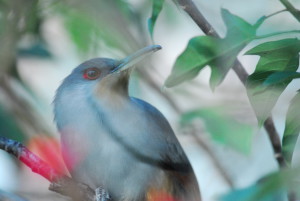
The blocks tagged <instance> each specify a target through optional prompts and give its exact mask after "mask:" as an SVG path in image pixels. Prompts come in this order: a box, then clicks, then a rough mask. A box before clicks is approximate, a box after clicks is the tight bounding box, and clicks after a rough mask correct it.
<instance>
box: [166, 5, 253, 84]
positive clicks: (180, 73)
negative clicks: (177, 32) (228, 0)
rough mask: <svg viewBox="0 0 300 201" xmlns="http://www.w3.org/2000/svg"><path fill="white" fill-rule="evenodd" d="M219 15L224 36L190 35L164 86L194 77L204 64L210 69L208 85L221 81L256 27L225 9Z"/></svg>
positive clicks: (250, 39)
mask: <svg viewBox="0 0 300 201" xmlns="http://www.w3.org/2000/svg"><path fill="white" fill-rule="evenodd" d="M222 17H223V20H224V22H225V25H226V27H227V34H226V36H225V38H223V39H218V38H215V37H211V36H198V37H195V38H192V39H191V40H190V41H189V43H188V45H187V47H186V49H185V50H184V51H183V53H182V54H181V55H180V56H179V57H178V58H177V60H176V62H175V65H174V66H173V69H172V72H171V75H170V76H169V77H168V79H167V80H166V82H165V86H166V87H173V86H175V85H178V84H180V83H182V82H184V81H187V80H191V79H193V78H195V77H196V76H197V74H198V73H199V72H200V71H201V70H202V69H203V68H204V67H205V66H206V65H208V66H210V68H211V71H212V73H211V78H210V85H211V87H212V88H213V89H214V88H215V87H216V86H217V85H219V84H220V83H221V82H222V81H223V79H224V78H225V76H226V74H227V73H228V71H229V70H230V68H231V67H232V66H233V64H234V62H235V59H236V57H237V55H238V54H239V52H240V51H241V50H242V49H243V48H244V47H245V46H246V45H247V44H248V43H249V42H250V41H252V40H253V39H254V38H255V37H256V29H257V28H258V26H253V25H251V24H249V23H248V22H246V21H245V20H243V19H242V18H240V17H238V16H235V15H232V14H231V13H230V12H229V11H228V10H225V9H222Z"/></svg>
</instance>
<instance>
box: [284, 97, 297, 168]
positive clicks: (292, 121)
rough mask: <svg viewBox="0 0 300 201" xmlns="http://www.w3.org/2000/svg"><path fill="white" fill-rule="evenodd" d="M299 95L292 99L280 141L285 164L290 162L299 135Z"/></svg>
mask: <svg viewBox="0 0 300 201" xmlns="http://www.w3.org/2000/svg"><path fill="white" fill-rule="evenodd" d="M299 120H300V93H299V92H298V93H297V94H296V96H295V97H294V98H293V99H292V101H291V104H290V106H289V109H288V112H287V116H286V121H285V129H284V134H283V139H282V152H283V156H284V158H285V159H286V160H287V162H289V163H291V162H292V156H293V152H294V149H295V145H296V142H297V139H298V136H299V133H300V123H299Z"/></svg>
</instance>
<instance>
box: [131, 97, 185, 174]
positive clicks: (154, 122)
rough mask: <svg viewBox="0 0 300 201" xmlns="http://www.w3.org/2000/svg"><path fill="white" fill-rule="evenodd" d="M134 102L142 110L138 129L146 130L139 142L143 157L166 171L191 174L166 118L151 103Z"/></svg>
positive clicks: (135, 100)
mask: <svg viewBox="0 0 300 201" xmlns="http://www.w3.org/2000/svg"><path fill="white" fill-rule="evenodd" d="M132 101H133V102H134V103H135V104H136V106H137V107H138V108H139V109H140V113H139V116H140V118H141V119H140V120H139V121H138V122H140V124H141V125H140V126H139V125H138V127H144V128H139V129H142V130H144V132H143V135H141V138H142V139H141V140H139V147H140V149H139V153H140V154H141V156H142V157H145V159H146V162H147V160H148V162H151V163H154V164H156V165H158V166H160V167H162V168H164V169H167V170H176V171H183V172H189V171H190V169H191V165H190V163H189V161H188V159H187V157H186V155H185V153H184V151H183V149H182V147H181V145H180V143H179V142H178V140H177V138H176V136H175V134H174V132H173V130H172V128H171V126H170V124H169V122H168V121H167V120H166V118H165V117H164V116H163V115H162V114H161V112H159V111H158V110H157V109H156V108H155V107H153V106H152V105H150V104H149V103H147V102H145V101H143V100H140V99H137V98H132Z"/></svg>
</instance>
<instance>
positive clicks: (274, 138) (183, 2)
mask: <svg viewBox="0 0 300 201" xmlns="http://www.w3.org/2000/svg"><path fill="white" fill-rule="evenodd" d="M177 1H178V3H179V4H180V6H181V7H182V9H183V10H184V11H185V12H186V13H187V14H188V15H189V16H190V17H191V18H192V19H193V20H194V21H195V23H196V24H197V25H198V26H199V28H200V29H201V30H202V31H203V32H204V33H205V34H206V35H209V36H214V37H220V36H219V34H218V33H217V32H216V30H215V29H214V28H213V27H212V26H211V24H210V23H209V22H208V21H207V20H206V19H205V17H204V16H203V15H202V14H201V12H200V11H199V10H198V9H197V7H196V5H195V4H194V2H193V1H192V0H177ZM280 1H284V2H287V1H286V0H280ZM232 69H233V70H234V72H235V73H236V74H237V76H238V77H239V79H240V80H241V82H242V83H243V84H244V85H245V84H246V81H247V77H248V73H247V72H246V70H245V68H244V67H243V65H242V64H241V63H240V62H239V61H238V59H236V61H235V63H234V66H233V67H232ZM264 128H265V130H266V131H267V133H268V136H269V139H270V141H271V144H272V148H273V152H274V155H275V158H276V160H277V162H278V165H279V167H280V168H284V167H285V166H286V161H285V160H284V158H283V155H282V151H281V143H280V142H281V140H280V138H279V135H278V133H277V131H276V128H275V126H274V122H273V120H272V118H271V117H269V118H268V119H267V120H266V121H265V123H264Z"/></svg>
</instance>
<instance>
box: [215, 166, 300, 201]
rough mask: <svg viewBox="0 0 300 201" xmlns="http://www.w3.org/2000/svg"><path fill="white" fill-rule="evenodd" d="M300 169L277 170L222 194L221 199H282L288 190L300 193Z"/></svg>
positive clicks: (228, 200)
mask: <svg viewBox="0 0 300 201" xmlns="http://www.w3.org/2000/svg"><path fill="white" fill-rule="evenodd" d="M299 176H300V175H299V169H287V170H283V171H280V172H275V173H273V174H270V175H268V176H266V177H265V178H263V179H261V180H260V181H258V182H257V183H256V184H254V185H251V186H249V187H247V188H244V189H238V190H234V191H232V192H230V193H228V194H227V195H224V196H221V197H220V199H219V200H220V201H233V200H238V201H282V200H285V197H286V190H287V189H290V190H292V191H293V192H295V193H297V194H299V189H298V188H297V186H299V181H297V179H299Z"/></svg>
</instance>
